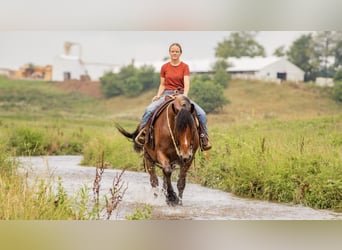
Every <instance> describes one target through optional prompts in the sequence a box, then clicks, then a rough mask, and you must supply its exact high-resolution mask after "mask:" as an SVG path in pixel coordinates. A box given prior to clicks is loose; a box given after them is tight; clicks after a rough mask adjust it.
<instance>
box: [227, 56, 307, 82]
mask: <svg viewBox="0 0 342 250" xmlns="http://www.w3.org/2000/svg"><path fill="white" fill-rule="evenodd" d="M228 62H229V64H230V67H229V68H228V72H229V73H231V75H232V76H233V77H234V78H244V79H258V80H264V81H278V82H280V81H282V80H284V81H294V82H303V81H304V73H305V72H304V71H303V70H302V69H300V68H299V67H297V66H296V65H294V64H293V63H291V62H289V61H288V60H286V59H285V58H279V57H253V58H251V57H242V58H229V59H228Z"/></svg>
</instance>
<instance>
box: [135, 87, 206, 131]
mask: <svg viewBox="0 0 342 250" xmlns="http://www.w3.org/2000/svg"><path fill="white" fill-rule="evenodd" d="M172 94H174V91H172V90H165V91H164V92H163V95H162V96H161V97H160V98H159V99H158V100H156V101H154V102H152V103H151V104H150V105H148V106H147V108H146V109H145V113H144V114H143V117H142V119H141V125H140V127H141V128H143V127H145V125H146V124H147V122H148V120H149V119H150V117H151V116H152V114H153V112H154V111H155V110H156V109H157V108H158V106H159V105H160V104H162V103H163V102H164V100H165V96H166V95H172ZM191 103H192V104H193V105H194V107H195V110H196V112H197V117H198V121H199V122H200V123H201V125H202V126H203V128H204V130H205V132H206V133H207V134H208V129H207V118H206V113H205V111H204V110H203V109H202V108H201V107H200V106H199V105H198V104H197V103H195V102H194V101H191Z"/></svg>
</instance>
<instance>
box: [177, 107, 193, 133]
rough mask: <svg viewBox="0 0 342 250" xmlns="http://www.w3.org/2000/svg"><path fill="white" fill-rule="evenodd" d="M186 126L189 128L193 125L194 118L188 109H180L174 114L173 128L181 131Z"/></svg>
mask: <svg viewBox="0 0 342 250" xmlns="http://www.w3.org/2000/svg"><path fill="white" fill-rule="evenodd" d="M187 126H190V128H192V127H194V119H193V117H192V114H191V113H190V111H188V110H186V109H181V110H180V111H179V112H178V114H177V115H176V120H175V130H176V131H177V132H178V133H182V132H184V131H185V129H186V128H187Z"/></svg>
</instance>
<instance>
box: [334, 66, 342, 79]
mask: <svg viewBox="0 0 342 250" xmlns="http://www.w3.org/2000/svg"><path fill="white" fill-rule="evenodd" d="M334 81H335V82H340V81H342V69H340V70H338V71H336V73H335V75H334Z"/></svg>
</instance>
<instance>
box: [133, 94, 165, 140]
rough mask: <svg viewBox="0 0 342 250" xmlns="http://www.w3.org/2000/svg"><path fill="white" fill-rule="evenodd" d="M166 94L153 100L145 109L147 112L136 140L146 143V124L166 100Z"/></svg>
mask: <svg viewBox="0 0 342 250" xmlns="http://www.w3.org/2000/svg"><path fill="white" fill-rule="evenodd" d="M164 99H165V96H162V97H160V98H159V99H158V100H156V101H154V102H152V103H151V104H150V105H148V106H147V107H146V109H145V112H144V114H143V116H142V119H141V123H140V127H139V133H138V135H137V136H136V137H135V142H136V143H138V144H140V145H144V144H145V136H146V129H145V126H146V124H147V122H148V120H149V119H150V117H151V116H152V115H153V113H154V111H155V110H156V109H157V108H158V106H159V105H160V104H162V103H163V102H164Z"/></svg>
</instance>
